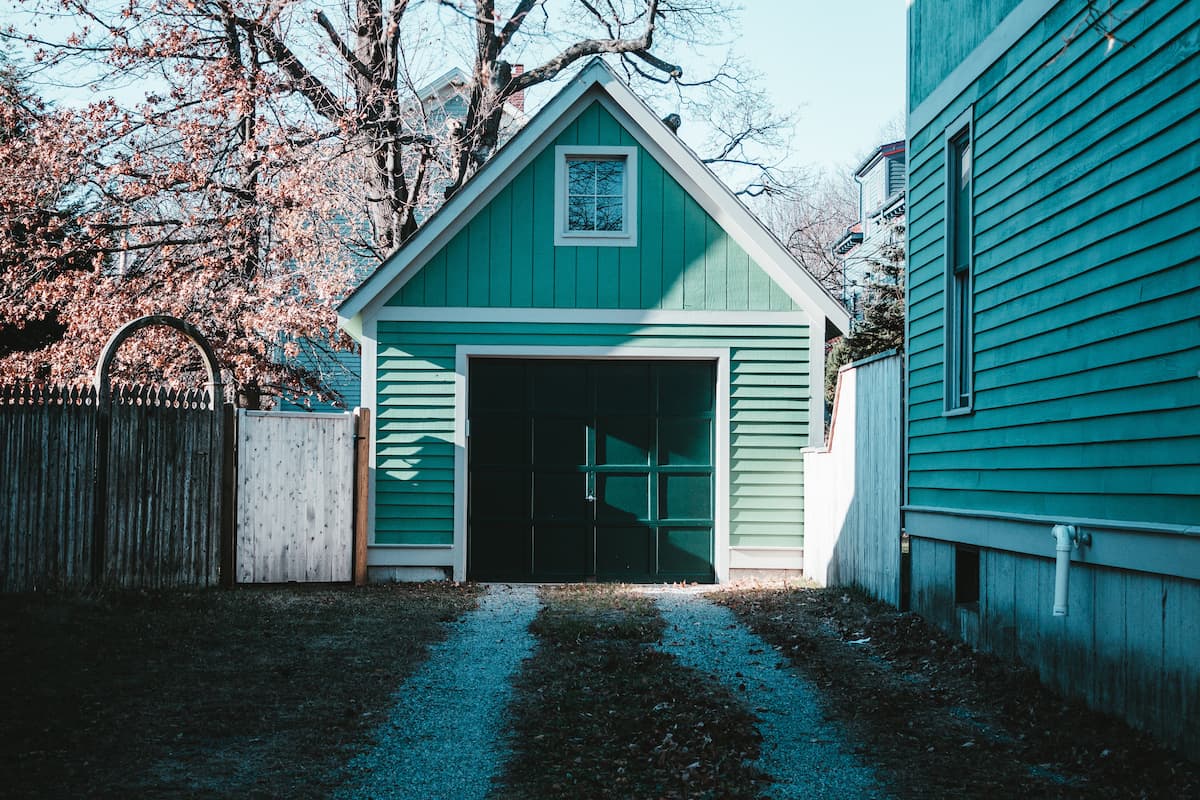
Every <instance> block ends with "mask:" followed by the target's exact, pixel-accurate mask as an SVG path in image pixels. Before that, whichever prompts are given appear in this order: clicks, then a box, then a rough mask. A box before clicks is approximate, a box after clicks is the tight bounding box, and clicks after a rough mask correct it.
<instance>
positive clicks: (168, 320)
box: [92, 314, 233, 584]
mask: <svg viewBox="0 0 1200 800" xmlns="http://www.w3.org/2000/svg"><path fill="white" fill-rule="evenodd" d="M156 326H162V327H167V328H172V329H174V330H177V331H179V332H180V333H182V334H184V335H185V336H186V337H187V338H188V339H189V341H190V342H191V343H192V345H193V346H194V347H195V348H196V350H198V351H199V353H200V357H201V360H202V361H203V362H204V369H205V372H206V373H207V377H208V389H209V392H210V394H211V401H212V404H211V409H212V410H213V412H215V417H214V420H213V424H214V425H215V426H216V429H217V432H218V434H219V436H218V438H217V439H216V440H215V441H216V442H217V444H218V452H219V453H220V455H219V456H218V461H217V465H216V468H217V469H218V470H219V471H220V472H219V474H218V475H217V476H216V477H217V478H218V479H219V480H218V484H219V485H218V492H219V495H220V499H219V506H220V510H219V512H218V514H217V516H218V517H219V519H220V528H221V530H220V537H219V538H220V542H219V549H220V554H219V558H220V563H221V570H220V571H221V579H222V581H223V582H227V581H229V580H231V579H232V575H233V569H232V563H230V562H231V560H232V552H233V550H232V541H231V539H232V535H231V532H232V523H231V522H230V519H231V517H230V515H231V514H232V511H231V509H232V497H233V494H232V477H231V476H232V469H233V464H232V448H231V447H229V446H227V444H228V443H231V442H232V431H233V407H232V406H230V405H228V404H226V403H225V386H224V382H223V381H222V380H221V368H220V364H219V362H218V361H217V357H216V354H215V353H214V352H213V349H212V346H211V345H210V344H209V343H208V340H207V339H206V338H205V337H204V334H203V333H201V332H200V330H199V329H198V328H197V327H196V326H194V325H192V324H191V323H189V322H185V321H184V320H182V319H179V318H178V317H173V316H169V315H166V314H151V315H149V316H145V317H139V318H138V319H135V320H133V321H131V322H128V323H126V324H125V325H123V326H121V327H120V328H119V329H118V330H117V331H116V332H115V333H113V335H112V336H111V337H110V338H109V340H108V342H107V343H106V344H105V345H104V348H103V349H102V350H101V351H100V358H99V360H98V361H97V363H96V374H95V376H94V378H93V380H94V383H95V386H96V400H97V402H96V410H97V426H96V461H95V463H96V474H95V497H96V501H95V514H94V518H93V519H94V525H95V530H94V531H93V547H92V570H93V578H94V580H95V581H96V583H97V584H99V583H101V582H102V581H103V580H104V571H105V562H106V547H107V541H106V538H107V528H108V510H109V509H108V472H109V447H110V444H111V439H112V387H111V386H110V385H109V384H110V380H109V378H110V372H111V368H112V362H113V359H114V358H115V357H116V354H117V351H118V350H119V349H120V348H121V345H122V344H124V343H125V342H126V341H127V340H128V339H129V338H130V337H131V336H133V335H134V334H135V333H137V332H139V331H141V330H144V329H146V328H150V327H156Z"/></svg>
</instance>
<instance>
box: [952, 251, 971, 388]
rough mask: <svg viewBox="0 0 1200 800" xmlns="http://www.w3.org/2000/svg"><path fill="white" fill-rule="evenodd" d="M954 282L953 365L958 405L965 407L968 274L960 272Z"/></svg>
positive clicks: (968, 372)
mask: <svg viewBox="0 0 1200 800" xmlns="http://www.w3.org/2000/svg"><path fill="white" fill-rule="evenodd" d="M954 282H955V284H956V285H955V290H956V291H955V304H956V305H957V306H958V308H957V309H956V312H957V313H956V314H955V315H954V316H955V323H956V324H957V330H956V331H955V334H956V338H957V340H958V341H957V342H956V344H955V348H954V349H955V350H957V352H956V353H955V354H954V356H955V364H956V366H957V367H958V370H957V372H958V375H957V386H956V387H955V388H956V389H957V393H958V397H959V405H966V399H967V398H966V396H967V394H968V393H969V392H970V390H971V365H970V356H969V354H970V352H971V339H970V337H971V325H970V321H969V320H970V317H969V314H970V309H971V278H970V275H969V274H968V273H965V272H960V273H958V274H957V275H955V276H954Z"/></svg>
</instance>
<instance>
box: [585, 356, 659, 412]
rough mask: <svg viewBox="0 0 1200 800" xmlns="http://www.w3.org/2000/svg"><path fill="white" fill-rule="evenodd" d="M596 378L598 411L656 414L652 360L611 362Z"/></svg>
mask: <svg viewBox="0 0 1200 800" xmlns="http://www.w3.org/2000/svg"><path fill="white" fill-rule="evenodd" d="M601 372H603V378H602V379H600V380H597V381H596V413H597V414H599V415H601V416H604V415H608V414H652V413H654V394H653V391H652V390H653V381H652V377H653V376H652V374H651V367H650V365H649V364H620V363H617V364H607V365H605V366H604V369H602V370H601Z"/></svg>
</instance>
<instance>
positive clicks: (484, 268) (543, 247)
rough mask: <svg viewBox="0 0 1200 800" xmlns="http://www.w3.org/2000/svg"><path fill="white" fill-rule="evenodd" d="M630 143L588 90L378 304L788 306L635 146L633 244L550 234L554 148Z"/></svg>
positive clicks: (734, 244)
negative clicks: (544, 140)
mask: <svg viewBox="0 0 1200 800" xmlns="http://www.w3.org/2000/svg"><path fill="white" fill-rule="evenodd" d="M574 144H582V145H618V146H634V145H636V142H635V140H634V138H633V137H632V136H631V135H630V134H629V132H628V131H626V130H625V129H624V128H622V127H621V125H620V124H619V123H618V122H617V121H616V119H614V118H613V116H612V115H611V114H610V113H609V112H608V111H607V110H606V109H605V108H603V107H602V106H601V104H600V103H599V102H594V103H592V104H591V105H590V106H588V107H587V108H586V109H584V110H583V112H582V113H581V114H580V115H579V117H578V118H576V119H575V120H574V121H573V122H572V123H571V124H570V125H568V126H567V128H566V129H565V130H564V131H563V132H562V133H561V134H560V135H559V136H558V137H557V138H556V139H555V140H554V141H553V142H552V143H551V144H549V145H548V146H547V147H546V148H545V149H544V150H543V151H542V152H541V153H540V154H538V156H537V157H536V158H535V159H534V160H533V162H532V163H531V164H529V165H528V166H527V167H525V169H523V170H522V171H521V172H520V173H518V174H517V175H516V176H515V177H514V178H513V180H512V181H510V182H509V184H508V185H507V186H505V187H504V188H503V189H502V190H501V191H500V193H499V194H498V195H497V196H496V197H495V198H494V199H493V200H492V201H491V202H490V203H489V204H488V205H487V207H485V208H484V209H482V210H481V211H480V212H479V213H478V214H477V215H476V216H475V217H474V218H472V219H471V220H470V222H468V223H467V225H466V226H465V227H464V228H463V229H462V230H461V231H459V233H458V234H456V235H455V236H454V238H453V239H452V240H451V241H450V242H449V243H447V245H446V246H445V247H444V248H443V249H442V250H441V251H440V252H438V253H437V254H436V255H434V256H433V258H432V259H431V260H430V261H429V262H428V263H427V264H426V265H425V266H424V268H422V269H421V270H420V271H419V272H418V273H417V274H416V275H415V276H413V278H412V279H411V280H409V281H408V283H406V284H405V285H404V287H403V288H402V289H401V290H400V291H399V292H398V293H397V294H396V295H395V296H394V297H392V298H391V299H390V300H389V302H388V305H390V306H471V307H490V308H509V307H512V308H529V307H534V308H628V309H689V310H705V311H790V310H793V309H795V308H796V305H795V303H794V302H793V301H792V299H791V298H790V297H788V295H787V293H786V292H785V291H784V290H783V289H782V288H780V287H779V286H778V285H777V284H776V283H775V282H774V281H772V280H771V278H770V277H768V276H767V274H766V273H765V272H764V271H763V270H762V268H761V267H760V266H759V265H758V264H756V263H754V261H753V260H752V259H751V258H750V257H749V255H748V254H747V253H746V251H745V250H744V249H742V247H741V246H740V245H739V244H738V243H737V242H735V241H734V240H733V238H732V237H730V236H729V234H728V233H726V231H725V230H724V229H723V228H721V226H720V225H718V224H717V223H716V221H715V220H713V218H712V217H710V216H709V215H708V213H707V212H705V211H704V209H702V208H701V207H700V205H699V203H697V202H696V200H695V199H694V198H692V197H691V196H690V195H689V194H688V193H687V192H685V191H684V189H683V187H682V186H680V185H679V183H678V182H677V181H676V180H675V179H674V178H672V177H671V176H670V175H669V174H667V172H666V171H665V170H664V169H663V168H662V166H661V165H659V164H658V162H656V161H655V160H654V159H653V158H652V157H651V156H650V154H649V153H648V152H647V151H646V150H645V148H642V147H640V146H639V147H638V189H637V200H638V202H637V213H638V226H637V227H638V243H637V246H636V247H557V246H555V244H554V148H555V147H556V146H557V145H574Z"/></svg>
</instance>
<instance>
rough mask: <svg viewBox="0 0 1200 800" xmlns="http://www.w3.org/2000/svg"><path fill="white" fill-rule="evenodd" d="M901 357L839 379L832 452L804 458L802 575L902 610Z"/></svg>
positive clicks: (858, 367) (851, 369)
mask: <svg viewBox="0 0 1200 800" xmlns="http://www.w3.org/2000/svg"><path fill="white" fill-rule="evenodd" d="M902 364H903V360H902V359H901V357H900V356H899V355H895V354H883V355H880V356H875V357H873V358H870V359H865V360H863V361H860V362H857V363H856V364H852V365H849V366H848V367H844V368H842V370H841V372H839V373H838V384H837V395H836V400H835V401H834V409H833V422H832V425H831V426H830V431H829V437H828V443H827V446H826V447H824V448H819V449H813V450H808V451H805V453H804V571H805V573H806V574H807V575H808V576H809V577H811V578H812V579H813V580H814V581H816V582H817V583H820V584H822V585H828V586H856V587H858V588H860V589H863V590H864V591H866V592H867V593H868V594H870V595H871V596H873V597H875V598H877V599H879V600H883V601H885V602H888V603H891V604H892V605H899V604H900V599H901V592H900V575H901V568H900V544H901V543H900V500H901V481H902V474H901V469H902V463H901V452H902V445H903V435H904V433H903V432H904V426H903V416H904V415H903V406H902V391H901V366H902Z"/></svg>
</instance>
